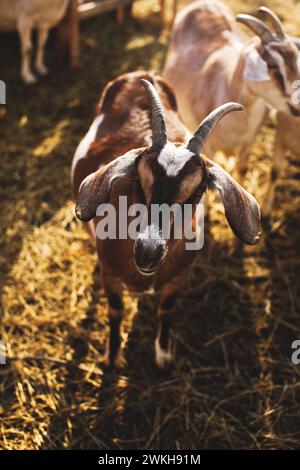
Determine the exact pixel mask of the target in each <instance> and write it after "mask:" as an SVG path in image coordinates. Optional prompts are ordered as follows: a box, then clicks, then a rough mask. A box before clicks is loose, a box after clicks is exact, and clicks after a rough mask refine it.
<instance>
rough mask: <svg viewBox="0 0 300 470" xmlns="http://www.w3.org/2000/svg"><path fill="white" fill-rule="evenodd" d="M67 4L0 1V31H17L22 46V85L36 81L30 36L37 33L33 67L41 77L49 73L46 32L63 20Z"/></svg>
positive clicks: (43, 0)
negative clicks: (31, 62) (45, 52)
mask: <svg viewBox="0 0 300 470" xmlns="http://www.w3.org/2000/svg"><path fill="white" fill-rule="evenodd" d="M67 6H68V0H0V12H1V14H0V31H16V30H17V31H18V33H19V37H20V44H21V54H22V65H21V76H22V79H23V80H24V82H25V83H27V84H30V83H34V82H35V81H36V77H35V75H34V74H33V72H32V70H31V64H30V61H31V51H32V32H33V29H37V32H38V40H37V51H36V56H35V61H34V66H35V69H36V71H37V73H38V74H39V75H41V76H44V75H46V74H47V72H48V70H47V67H46V65H45V62H44V50H45V44H46V41H47V38H48V34H49V30H50V28H52V27H53V26H55V25H56V24H57V23H58V22H59V21H60V20H61V19H62V18H63V16H64V14H65V12H66V9H67Z"/></svg>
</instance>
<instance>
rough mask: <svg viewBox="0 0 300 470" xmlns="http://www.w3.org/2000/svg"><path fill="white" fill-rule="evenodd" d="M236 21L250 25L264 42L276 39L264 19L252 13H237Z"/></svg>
mask: <svg viewBox="0 0 300 470" xmlns="http://www.w3.org/2000/svg"><path fill="white" fill-rule="evenodd" d="M236 21H238V22H239V23H243V24H244V25H246V26H248V28H250V29H251V30H252V31H253V32H254V33H255V34H257V35H258V36H259V37H260V38H261V40H262V42H263V43H264V44H267V43H269V42H271V41H274V37H273V34H272V33H271V31H270V30H269V28H267V27H266V26H265V25H264V24H263V22H262V21H260V20H259V19H258V18H255V16H251V15H244V14H243V15H237V17H236Z"/></svg>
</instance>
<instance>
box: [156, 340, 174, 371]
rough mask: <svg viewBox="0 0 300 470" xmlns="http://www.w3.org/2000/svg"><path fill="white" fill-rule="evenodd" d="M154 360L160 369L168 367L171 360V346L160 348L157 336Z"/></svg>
mask: <svg viewBox="0 0 300 470" xmlns="http://www.w3.org/2000/svg"><path fill="white" fill-rule="evenodd" d="M155 362H156V365H157V367H158V368H159V369H160V370H165V369H168V368H169V367H170V366H171V364H172V362H173V355H172V352H171V347H170V346H169V348H168V349H162V347H161V346H160V344H159V340H158V339H157V338H156V340H155Z"/></svg>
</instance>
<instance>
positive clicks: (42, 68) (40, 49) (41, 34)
mask: <svg viewBox="0 0 300 470" xmlns="http://www.w3.org/2000/svg"><path fill="white" fill-rule="evenodd" d="M48 35H49V28H47V27H39V29H38V41H37V51H36V58H35V69H36V71H37V72H38V73H39V74H40V75H41V76H45V75H47V73H48V69H47V67H46V65H45V63H44V56H45V44H46V41H47V39H48Z"/></svg>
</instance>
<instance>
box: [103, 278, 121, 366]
mask: <svg viewBox="0 0 300 470" xmlns="http://www.w3.org/2000/svg"><path fill="white" fill-rule="evenodd" d="M102 280H103V287H104V290H105V293H106V295H107V300H108V317H109V338H108V341H107V345H106V353H105V358H104V364H105V365H107V366H109V367H117V368H119V367H121V366H122V365H123V363H124V358H123V355H122V349H121V334H120V327H121V322H122V320H123V316H124V306H123V300H122V290H123V289H122V284H121V283H120V282H119V281H118V280H117V279H116V278H114V277H112V276H110V275H107V274H106V273H103V274H102Z"/></svg>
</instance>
